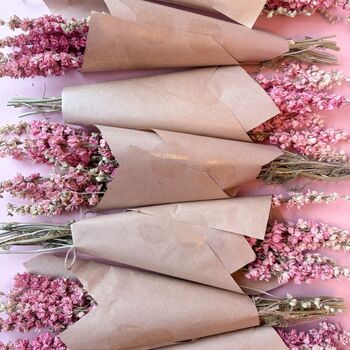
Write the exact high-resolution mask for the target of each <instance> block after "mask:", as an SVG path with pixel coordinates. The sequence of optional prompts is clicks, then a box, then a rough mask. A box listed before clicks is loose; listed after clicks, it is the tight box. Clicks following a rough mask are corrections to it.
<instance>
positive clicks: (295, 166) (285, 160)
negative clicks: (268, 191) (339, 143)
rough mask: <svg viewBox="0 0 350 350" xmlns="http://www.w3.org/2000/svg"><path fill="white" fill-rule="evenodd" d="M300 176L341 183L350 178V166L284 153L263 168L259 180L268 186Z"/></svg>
mask: <svg viewBox="0 0 350 350" xmlns="http://www.w3.org/2000/svg"><path fill="white" fill-rule="evenodd" d="M299 176H301V177H307V178H311V179H316V180H323V181H341V180H345V179H348V178H350V164H348V163H343V162H323V161H314V160H310V159H308V158H306V157H303V156H300V155H298V154H294V153H291V152H288V151H284V154H283V155H282V156H280V157H278V158H277V159H276V160H274V161H272V162H270V163H269V164H267V165H265V166H264V167H263V169H262V171H261V172H260V175H259V178H260V179H262V180H264V182H265V183H267V184H284V183H286V182H289V181H292V180H294V179H296V178H297V177H299Z"/></svg>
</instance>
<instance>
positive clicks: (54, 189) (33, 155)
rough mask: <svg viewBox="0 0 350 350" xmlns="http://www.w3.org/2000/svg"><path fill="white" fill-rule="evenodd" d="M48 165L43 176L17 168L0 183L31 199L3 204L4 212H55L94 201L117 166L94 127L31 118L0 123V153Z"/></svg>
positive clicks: (0, 187) (1, 190)
mask: <svg viewBox="0 0 350 350" xmlns="http://www.w3.org/2000/svg"><path fill="white" fill-rule="evenodd" d="M5 156H9V157H12V158H14V159H30V160H32V161H33V162H35V163H40V164H45V165H49V166H52V168H53V169H54V171H53V172H52V173H51V174H50V175H48V176H47V177H43V176H41V175H40V174H38V173H37V174H31V175H29V176H24V175H22V174H18V175H17V176H16V177H15V178H13V179H11V180H5V181H2V182H1V183H0V195H1V194H2V193H4V192H7V193H9V194H11V195H12V196H14V197H17V198H21V199H27V200H29V201H30V202H32V204H25V205H20V206H14V205H12V204H9V205H8V212H9V214H10V215H12V214H13V213H17V214H22V215H24V214H31V215H33V216H37V215H42V214H45V215H49V216H53V215H59V214H61V213H63V212H67V211H73V210H77V209H79V208H81V207H86V206H95V205H97V204H98V202H99V201H100V199H101V197H102V196H103V194H104V193H105V191H106V189H107V184H108V183H109V182H110V180H111V179H112V176H113V175H114V172H115V170H116V168H117V166H118V164H117V162H116V160H115V158H114V156H113V155H112V153H111V150H110V148H109V146H108V145H107V143H106V141H105V140H104V139H103V138H102V136H101V134H100V133H96V132H88V131H85V130H84V129H82V128H74V127H71V126H68V125H65V124H59V123H54V122H49V121H34V122H32V123H30V124H29V123H25V122H22V123H19V124H16V125H5V126H4V127H2V128H0V157H5Z"/></svg>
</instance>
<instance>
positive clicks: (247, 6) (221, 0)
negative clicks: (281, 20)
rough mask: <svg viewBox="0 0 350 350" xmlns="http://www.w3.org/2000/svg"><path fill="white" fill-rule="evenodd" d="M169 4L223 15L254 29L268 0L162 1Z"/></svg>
mask: <svg viewBox="0 0 350 350" xmlns="http://www.w3.org/2000/svg"><path fill="white" fill-rule="evenodd" d="M160 1H163V2H167V3H169V4H174V5H181V6H187V7H192V8H196V9H200V10H205V11H213V12H218V13H222V14H223V15H225V16H227V17H229V18H231V19H233V20H234V21H236V22H238V23H240V24H243V25H245V26H247V27H250V28H251V27H252V26H253V25H254V23H255V21H256V20H257V18H258V16H259V14H260V13H261V11H262V9H263V8H264V5H265V3H266V0H248V1H247V0H245V1H244V0H243V1H242V0H160Z"/></svg>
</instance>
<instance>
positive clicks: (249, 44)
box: [46, 0, 289, 72]
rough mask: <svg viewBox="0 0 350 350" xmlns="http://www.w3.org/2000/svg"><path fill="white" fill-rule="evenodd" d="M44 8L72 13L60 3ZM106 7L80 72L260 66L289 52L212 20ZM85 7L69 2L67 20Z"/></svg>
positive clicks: (96, 19)
mask: <svg viewBox="0 0 350 350" xmlns="http://www.w3.org/2000/svg"><path fill="white" fill-rule="evenodd" d="M249 1H251V0H249ZM46 4H47V5H48V7H49V8H51V9H53V10H55V11H58V10H59V9H62V11H64V13H65V14H66V15H69V13H70V12H69V9H68V11H67V9H64V8H62V5H60V1H59V0H46ZM105 4H106V5H107V7H108V10H109V13H110V14H111V15H109V14H103V13H98V12H94V13H92V15H91V18H90V25H89V27H90V29H89V35H88V40H87V47H86V50H85V57H84V62H83V66H82V71H83V72H99V71H114V70H129V69H151V68H176V67H204V66H227V65H238V64H241V63H260V62H264V61H267V60H271V59H274V58H276V57H278V56H280V55H283V54H284V53H286V52H288V51H289V43H288V40H286V39H285V38H282V37H280V36H277V35H275V34H271V33H268V32H263V31H260V30H253V29H249V28H245V27H243V26H241V25H239V24H235V23H231V22H227V21H223V20H219V19H216V18H210V17H207V16H203V15H200V14H196V13H191V12H188V11H183V10H179V9H175V8H171V7H168V6H162V5H159V4H155V3H149V2H147V1H140V0H105ZM100 6H102V5H101V2H100V1H97V5H96V4H95V6H92V7H91V9H92V10H93V9H95V10H98V11H101V9H99V7H100ZM88 7H89V6H86V5H85V4H84V1H82V0H81V1H76V2H73V1H71V2H70V8H71V14H75V15H76V14H79V13H80V15H81V16H84V15H86V12H87V9H88Z"/></svg>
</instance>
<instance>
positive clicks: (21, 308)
mask: <svg viewBox="0 0 350 350" xmlns="http://www.w3.org/2000/svg"><path fill="white" fill-rule="evenodd" d="M5 299H6V300H5V302H2V303H1V305H2V309H3V310H4V311H5V313H6V315H7V318H6V319H2V320H1V322H0V329H1V331H13V330H16V331H19V332H28V331H30V330H40V329H47V328H49V329H51V330H53V331H55V332H58V331H61V330H63V329H66V328H67V327H68V326H69V325H71V324H73V323H75V322H76V321H77V320H79V319H80V318H81V317H83V316H84V315H85V314H86V313H88V312H89V311H90V310H91V308H92V307H93V306H94V302H93V300H92V299H91V297H89V296H88V294H87V292H86V291H84V289H83V287H82V285H81V284H80V283H79V282H77V281H74V280H70V279H66V278H56V279H51V278H49V277H46V276H38V275H33V274H29V273H22V274H17V275H16V276H15V283H14V287H13V289H12V290H11V291H10V292H9V293H8V294H7V295H6V296H5Z"/></svg>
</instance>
